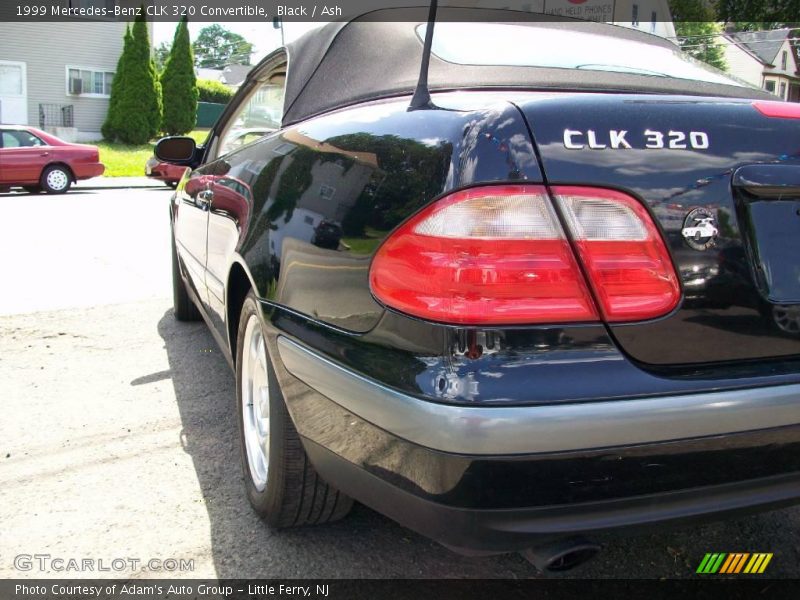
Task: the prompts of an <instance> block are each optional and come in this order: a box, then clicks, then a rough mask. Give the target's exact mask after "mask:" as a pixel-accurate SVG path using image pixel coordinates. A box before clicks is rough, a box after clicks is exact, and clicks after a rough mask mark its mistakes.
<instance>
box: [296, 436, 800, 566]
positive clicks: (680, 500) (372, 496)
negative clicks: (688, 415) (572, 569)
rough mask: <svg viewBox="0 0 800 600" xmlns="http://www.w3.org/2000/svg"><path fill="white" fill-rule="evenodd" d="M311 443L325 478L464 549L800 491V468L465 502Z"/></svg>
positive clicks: (726, 511)
mask: <svg viewBox="0 0 800 600" xmlns="http://www.w3.org/2000/svg"><path fill="white" fill-rule="evenodd" d="M304 442H305V444H304V445H305V448H306V451H307V453H308V455H309V458H310V459H311V462H312V463H313V464H314V467H315V468H316V469H317V472H318V473H319V474H320V475H321V476H322V477H323V479H325V480H327V481H331V482H333V483H334V484H335V485H336V486H337V487H338V488H339V489H341V490H342V491H344V492H345V493H347V494H348V495H350V496H352V497H354V498H356V499H358V500H359V501H360V502H362V503H363V504H366V505H367V506H369V507H370V508H372V509H374V510H377V511H378V512H380V513H382V514H384V515H386V516H387V517H389V518H391V519H393V520H395V521H397V522H398V523H400V524H402V525H404V526H405V527H408V528H409V529H413V530H414V531H416V532H418V533H420V534H422V535H424V536H426V537H429V538H431V539H434V540H436V541H438V542H440V543H442V544H444V545H446V546H448V547H449V548H451V549H453V550H456V551H459V552H462V553H464V554H472V553H487V554H493V553H503V552H516V551H522V550H526V549H527V548H530V547H531V546H532V545H535V544H536V543H539V542H543V541H547V540H555V539H559V538H563V537H568V536H571V535H575V534H583V535H589V536H591V534H593V533H605V532H608V531H618V530H624V529H630V528H636V529H639V530H641V529H644V528H646V529H651V528H657V527H663V526H667V525H669V524H679V523H690V522H695V521H697V522H704V521H709V520H716V519H722V518H727V517H734V516H741V515H747V514H750V513H754V512H760V511H764V510H768V509H774V508H780V507H784V506H790V505H792V504H795V503H797V502H798V498H799V497H800V473H793V474H789V475H783V476H774V477H766V478H761V479H756V480H748V481H743V482H736V483H730V484H724V485H718V486H708V487H700V488H691V489H688V490H679V491H675V492H669V493H659V494H650V495H644V496H634V497H630V498H620V499H615V500H606V501H597V502H581V503H576V504H562V505H552V506H538V507H519V508H513V509H474V508H462V507H457V506H451V505H447V504H442V503H437V502H432V501H430V500H427V499H425V498H422V497H420V496H417V495H415V494H413V493H410V492H408V491H405V490H403V489H401V488H399V487H397V486H395V485H392V484H391V483H390V482H389V481H388V480H387V479H384V478H382V477H379V476H376V475H374V474H372V473H370V472H369V471H367V470H365V469H361V468H358V467H357V466H356V465H354V464H353V463H351V462H349V461H347V460H345V459H343V458H341V457H340V456H337V455H336V454H334V453H333V452H331V451H330V450H327V449H325V448H323V447H322V446H321V445H319V444H317V443H315V442H312V441H310V440H304Z"/></svg>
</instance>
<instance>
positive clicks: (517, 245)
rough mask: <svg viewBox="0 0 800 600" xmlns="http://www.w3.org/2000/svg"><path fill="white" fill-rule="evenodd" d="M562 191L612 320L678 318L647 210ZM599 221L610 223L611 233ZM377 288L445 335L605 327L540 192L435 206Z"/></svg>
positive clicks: (510, 191)
mask: <svg viewBox="0 0 800 600" xmlns="http://www.w3.org/2000/svg"><path fill="white" fill-rule="evenodd" d="M557 190H558V191H557V194H558V201H559V203H560V205H561V207H562V210H563V211H564V213H565V215H568V216H567V220H568V223H569V226H570V228H571V229H573V237H574V238H575V240H576V244H577V247H578V249H579V253H580V257H581V259H582V260H584V261H585V262H586V265H585V266H586V269H587V272H588V273H589V275H590V276H591V277H592V278H593V280H595V279H596V281H592V284H593V287H594V288H595V292H596V294H597V297H598V298H599V299H600V302H601V303H602V308H603V313H604V315H605V316H606V318H607V319H609V320H632V319H645V318H651V317H654V316H659V315H661V314H664V313H665V312H668V311H669V310H671V309H672V308H673V307H674V306H675V304H676V303H677V300H678V298H679V293H680V292H679V289H678V286H677V276H676V275H675V272H674V270H673V268H672V264H671V262H670V261H669V255H668V254H667V253H666V248H664V244H663V242H662V241H661V238H660V236H659V234H658V231H657V229H656V228H655V225H653V223H652V221H651V220H650V217H649V215H648V214H647V212H646V211H645V210H644V208H642V207H641V205H639V204H638V203H637V202H636V201H635V200H633V199H632V198H629V197H627V196H624V195H623V194H619V193H617V192H609V191H607V190H593V189H588V188H557ZM586 194H591V195H590V196H587V195H586ZM589 199H593V200H594V204H586V201H587V200H589ZM633 205H635V206H633ZM637 207H638V208H637ZM598 218H601V219H602V218H608V222H607V223H606V224H605V225H606V226H605V228H604V227H602V226H600V225H602V223H600V222H599V221H597V219H598ZM598 236H600V237H598ZM602 236H606V237H602ZM665 259H666V260H665ZM642 269H644V270H645V272H644V273H642V272H640V271H641V270H642ZM673 284H674V287H673ZM370 286H371V288H372V293H373V294H374V295H375V297H376V298H377V299H378V300H379V301H380V302H382V303H384V304H385V305H387V306H389V307H391V308H394V309H396V310H398V311H401V312H404V313H407V314H410V315H413V316H416V317H420V318H423V319H429V320H434V321H442V322H447V323H456V324H463V325H502V324H541V323H565V322H580V321H597V320H599V318H600V316H599V314H598V312H597V309H596V308H595V304H594V302H593V300H592V297H591V294H590V292H589V286H588V285H587V283H586V281H585V279H584V276H583V274H582V273H581V270H580V268H579V266H578V263H577V261H576V259H575V255H574V254H573V251H572V249H571V247H570V244H569V242H568V241H567V238H566V236H565V234H564V231H563V229H562V227H561V225H560V223H559V220H558V217H557V216H556V214H555V211H554V210H553V208H552V206H551V203H550V200H549V198H548V195H547V191H546V189H545V188H544V187H542V186H533V185H498V186H488V187H480V188H473V189H469V190H465V191H460V192H456V193H454V194H451V195H449V196H447V197H445V198H443V199H441V200H439V201H438V202H435V203H434V204H432V205H431V206H429V207H427V208H425V209H423V210H422V211H420V212H419V213H418V214H417V215H415V216H414V217H412V218H411V219H409V220H408V221H406V223H404V224H403V225H402V226H400V227H399V228H398V229H397V230H396V231H395V232H394V233H393V234H392V235H391V236H389V238H388V239H387V240H386V241H385V242H384V243H383V245H382V246H381V247H380V248H379V249H378V252H377V253H376V254H375V257H374V259H373V261H372V266H371V268H370ZM601 288H602V289H601ZM668 290H669V291H670V294H669V298H667V291H668ZM673 291H674V294H673V293H672V292H673ZM670 303H671V304H670Z"/></svg>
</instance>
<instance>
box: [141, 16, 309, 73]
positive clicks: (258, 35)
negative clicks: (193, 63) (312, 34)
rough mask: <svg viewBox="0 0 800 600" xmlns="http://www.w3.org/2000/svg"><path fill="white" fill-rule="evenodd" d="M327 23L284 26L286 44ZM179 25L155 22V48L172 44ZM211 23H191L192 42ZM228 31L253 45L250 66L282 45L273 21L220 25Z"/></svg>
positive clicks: (292, 23) (286, 24)
mask: <svg viewBox="0 0 800 600" xmlns="http://www.w3.org/2000/svg"><path fill="white" fill-rule="evenodd" d="M324 24H325V23H320V22H316V23H303V22H291V23H284V24H283V28H284V29H283V32H284V36H285V38H286V42H287V43H288V42H291V41H292V40H295V39H297V38H298V37H300V36H301V35H303V34H304V33H306V32H307V31H310V30H312V29H316V28H317V27H320V26H322V25H324ZM177 25H178V24H177V23H170V22H159V21H157V22H155V23H153V46H154V47H156V46H158V45H159V44H161V42H168V43H172V37H173V36H174V35H175V27H177ZM207 25H211V23H192V22H190V23H189V35H190V36H191V38H192V41H194V40H195V38H197V36H198V34H199V33H200V30H201V29H202V28H203V27H206V26H207ZM220 25H222V26H223V27H225V28H226V29H228V30H230V31H233V32H235V33H238V34H239V35H241V36H243V37H244V38H245V39H246V40H247V41H248V42H250V43H252V44H253V50H254V53H253V55H252V57H251V59H250V64H253V65H254V64H256V63H257V62H258V61H259V60H261V59H262V58H264V57H265V56H266V55H267V54H269V53H270V52H271V51H273V50H274V49H275V48H277V47H278V46H280V45H281V32H280V31H279V30H278V29H273V27H272V21H268V22H266V23H258V22H230V23H220Z"/></svg>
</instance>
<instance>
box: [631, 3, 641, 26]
mask: <svg viewBox="0 0 800 600" xmlns="http://www.w3.org/2000/svg"><path fill="white" fill-rule="evenodd" d="M631 25H633V26H634V27H638V26H639V5H638V4H634V5H633V6H632V7H631Z"/></svg>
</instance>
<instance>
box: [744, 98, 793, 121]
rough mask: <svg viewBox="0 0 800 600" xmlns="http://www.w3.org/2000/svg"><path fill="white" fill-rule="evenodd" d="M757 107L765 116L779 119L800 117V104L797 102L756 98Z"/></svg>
mask: <svg viewBox="0 0 800 600" xmlns="http://www.w3.org/2000/svg"><path fill="white" fill-rule="evenodd" d="M753 106H754V107H755V109H756V110H757V111H758V112H760V113H761V114H762V115H764V116H765V117H775V118H778V119H800V104H797V103H796V102H777V101H773V100H756V101H755V102H753Z"/></svg>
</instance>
